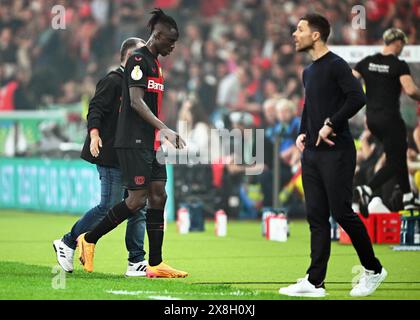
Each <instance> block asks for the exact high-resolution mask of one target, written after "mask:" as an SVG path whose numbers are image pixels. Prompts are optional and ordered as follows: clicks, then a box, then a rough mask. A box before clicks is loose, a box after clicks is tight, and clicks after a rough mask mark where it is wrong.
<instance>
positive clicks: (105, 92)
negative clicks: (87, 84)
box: [53, 38, 147, 276]
mask: <svg viewBox="0 0 420 320" xmlns="http://www.w3.org/2000/svg"><path fill="white" fill-rule="evenodd" d="M144 45H145V42H144V40H142V39H139V38H128V39H126V40H125V41H124V42H123V44H122V45H121V50H120V54H121V57H120V60H121V65H120V67H119V68H117V69H116V70H112V71H111V72H109V73H108V74H107V75H106V76H105V77H104V78H103V79H101V80H100V81H99V82H98V84H97V86H96V91H95V95H94V97H93V98H92V100H91V101H90V103H89V111H88V115H87V120H88V123H87V130H88V134H87V136H86V140H85V143H84V146H83V149H82V152H81V158H82V159H84V160H86V161H88V162H90V163H93V164H95V165H96V167H97V170H98V172H99V178H100V180H101V202H100V203H99V205H97V206H96V207H94V208H92V209H91V210H89V211H88V212H86V213H85V214H84V215H83V217H82V218H80V219H79V220H78V221H77V222H76V223H75V224H74V225H73V227H72V229H71V231H70V232H69V233H67V234H66V235H64V237H63V238H62V239H61V240H55V241H54V242H53V245H54V249H55V251H56V254H57V260H58V263H59V264H60V266H61V267H62V268H63V269H64V270H65V271H67V272H72V271H73V256H74V251H75V249H76V246H77V237H78V236H79V235H80V234H82V233H84V232H86V231H89V230H92V229H93V228H94V227H95V226H96V225H97V224H98V223H99V222H100V221H101V220H102V219H103V217H105V216H106V213H107V212H108V210H109V209H110V208H111V207H112V206H114V205H115V204H116V203H118V202H120V201H121V200H122V198H123V192H124V190H123V187H122V184H121V171H120V168H119V163H118V158H117V155H116V152H115V149H114V147H113V145H114V137H115V131H116V128H117V120H118V114H119V109H120V104H121V96H122V79H123V73H124V67H125V64H126V62H127V59H128V58H129V57H130V55H131V53H132V51H134V50H135V49H136V48H140V47H142V46H144ZM145 212H146V210H145V209H143V210H140V211H139V212H138V213H137V214H135V215H132V216H131V217H130V218H129V219H128V223H127V230H126V236H125V242H126V247H127V250H128V252H129V257H128V261H129V262H128V268H127V272H126V275H127V276H145V275H146V267H147V261H146V260H145V259H144V255H145V251H144V249H143V243H144V233H145V227H146V216H145Z"/></svg>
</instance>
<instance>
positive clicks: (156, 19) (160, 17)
mask: <svg viewBox="0 0 420 320" xmlns="http://www.w3.org/2000/svg"><path fill="white" fill-rule="evenodd" d="M150 14H151V15H152V17H151V18H150V20H149V22H148V23H147V26H148V27H149V28H150V33H152V32H153V30H154V29H155V26H156V25H157V24H159V23H160V24H163V25H166V26H167V27H169V28H174V29H175V30H176V31H177V32H179V31H178V25H177V24H176V22H175V20H174V18H172V17H171V16H168V15H166V14H165V13H164V12H163V11H162V9H160V8H155V10H153V11H152V12H150Z"/></svg>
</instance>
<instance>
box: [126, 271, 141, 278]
mask: <svg viewBox="0 0 420 320" xmlns="http://www.w3.org/2000/svg"><path fill="white" fill-rule="evenodd" d="M125 276H126V277H145V276H146V272H129V271H127V272H126V273H125Z"/></svg>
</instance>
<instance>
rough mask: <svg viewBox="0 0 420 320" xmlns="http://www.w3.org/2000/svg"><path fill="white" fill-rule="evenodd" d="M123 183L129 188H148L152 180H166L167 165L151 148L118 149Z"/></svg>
mask: <svg viewBox="0 0 420 320" xmlns="http://www.w3.org/2000/svg"><path fill="white" fill-rule="evenodd" d="M116 151H117V156H118V161H119V163H120V169H121V180H122V185H123V187H125V188H126V189H128V190H140V189H147V188H148V187H149V184H150V182H151V181H166V179H167V177H166V165H165V164H161V163H159V162H158V161H157V159H156V151H153V150H149V149H140V148H139V149H116Z"/></svg>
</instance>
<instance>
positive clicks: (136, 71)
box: [131, 65, 143, 81]
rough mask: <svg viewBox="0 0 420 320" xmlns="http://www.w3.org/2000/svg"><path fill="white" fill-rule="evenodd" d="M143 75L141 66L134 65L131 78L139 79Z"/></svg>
mask: <svg viewBox="0 0 420 320" xmlns="http://www.w3.org/2000/svg"><path fill="white" fill-rule="evenodd" d="M141 77H143V71H141V69H140V66H139V65H137V66H135V67H134V69H133V71H131V79H133V80H135V81H138V80H140V79H141Z"/></svg>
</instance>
